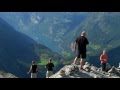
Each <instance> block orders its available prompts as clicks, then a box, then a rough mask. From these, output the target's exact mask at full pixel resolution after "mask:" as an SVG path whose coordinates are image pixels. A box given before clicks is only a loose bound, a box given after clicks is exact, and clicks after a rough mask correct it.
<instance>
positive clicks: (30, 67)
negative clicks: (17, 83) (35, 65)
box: [27, 66, 32, 74]
mask: <svg viewBox="0 0 120 90" xmlns="http://www.w3.org/2000/svg"><path fill="white" fill-rule="evenodd" d="M31 70H32V66H30V69H29V71H28V72H27V74H29V73H30V72H31Z"/></svg>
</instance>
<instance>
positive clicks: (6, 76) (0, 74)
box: [0, 71, 18, 78]
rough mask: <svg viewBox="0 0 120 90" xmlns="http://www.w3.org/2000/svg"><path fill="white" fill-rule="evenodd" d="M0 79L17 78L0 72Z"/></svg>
mask: <svg viewBox="0 0 120 90" xmlns="http://www.w3.org/2000/svg"><path fill="white" fill-rule="evenodd" d="M0 78H18V77H17V76H15V75H13V74H11V73H6V72H4V71H0Z"/></svg>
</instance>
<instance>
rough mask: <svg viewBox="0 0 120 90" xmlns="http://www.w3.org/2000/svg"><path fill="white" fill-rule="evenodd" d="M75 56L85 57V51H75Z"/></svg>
mask: <svg viewBox="0 0 120 90" xmlns="http://www.w3.org/2000/svg"><path fill="white" fill-rule="evenodd" d="M77 58H83V59H85V58H86V52H85V51H80V50H79V51H78V52H77Z"/></svg>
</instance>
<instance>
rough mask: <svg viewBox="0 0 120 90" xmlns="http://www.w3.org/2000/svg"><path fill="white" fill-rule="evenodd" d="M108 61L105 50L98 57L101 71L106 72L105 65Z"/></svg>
mask: <svg viewBox="0 0 120 90" xmlns="http://www.w3.org/2000/svg"><path fill="white" fill-rule="evenodd" d="M107 60H108V56H107V53H106V51H105V50H103V52H102V54H101V55H100V61H101V64H102V71H106V63H107Z"/></svg>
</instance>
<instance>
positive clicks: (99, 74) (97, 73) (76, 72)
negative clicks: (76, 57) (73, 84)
mask: <svg viewBox="0 0 120 90" xmlns="http://www.w3.org/2000/svg"><path fill="white" fill-rule="evenodd" d="M50 78H120V69H118V68H115V67H112V68H111V66H110V65H109V64H107V68H106V72H104V71H102V70H101V68H97V67H95V66H93V65H90V63H88V62H86V63H85V65H84V66H83V69H80V65H66V66H64V67H63V68H62V69H61V70H60V71H58V72H57V73H56V74H54V75H52V76H51V77H50Z"/></svg>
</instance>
